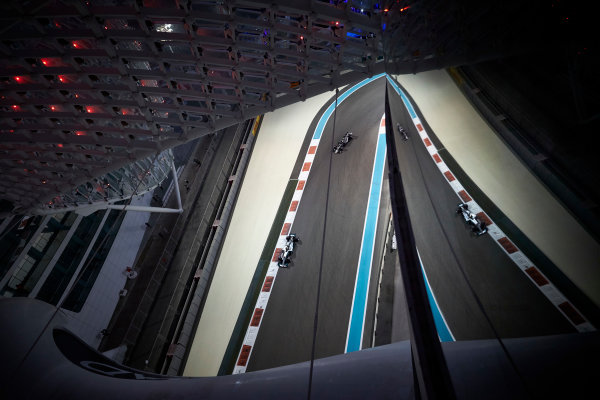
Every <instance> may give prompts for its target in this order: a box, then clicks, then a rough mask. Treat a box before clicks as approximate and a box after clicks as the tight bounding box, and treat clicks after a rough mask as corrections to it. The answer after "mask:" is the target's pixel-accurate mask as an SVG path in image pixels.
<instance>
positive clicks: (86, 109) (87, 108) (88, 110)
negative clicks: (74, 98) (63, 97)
mask: <svg viewBox="0 0 600 400" xmlns="http://www.w3.org/2000/svg"><path fill="white" fill-rule="evenodd" d="M85 111H87V112H88V113H90V114H91V113H93V112H94V107H90V106H87V107H86V108H85Z"/></svg>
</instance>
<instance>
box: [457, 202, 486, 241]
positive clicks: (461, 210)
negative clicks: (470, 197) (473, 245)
mask: <svg viewBox="0 0 600 400" xmlns="http://www.w3.org/2000/svg"><path fill="white" fill-rule="evenodd" d="M456 213H457V214H462V217H463V219H464V220H465V223H467V225H470V226H471V231H472V232H473V233H474V234H475V235H477V236H480V235H483V234H484V233H486V232H487V228H486V227H485V222H483V221H480V220H479V218H477V215H475V214H474V213H472V212H471V211H470V210H469V206H468V205H467V204H466V203H459V204H458V208H457V209H456Z"/></svg>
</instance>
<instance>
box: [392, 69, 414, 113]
mask: <svg viewBox="0 0 600 400" xmlns="http://www.w3.org/2000/svg"><path fill="white" fill-rule="evenodd" d="M386 78H387V80H388V82H390V83H391V84H392V87H393V88H394V90H396V93H398V94H399V95H400V97H401V98H402V101H403V102H404V105H405V106H406V108H407V109H408V113H409V114H410V117H411V118H417V113H416V112H415V109H414V108H413V106H412V104H410V101H409V100H408V97H406V95H405V94H404V92H403V91H402V89H400V88H399V87H398V85H396V82H394V80H393V79H392V78H390V76H389V75H386Z"/></svg>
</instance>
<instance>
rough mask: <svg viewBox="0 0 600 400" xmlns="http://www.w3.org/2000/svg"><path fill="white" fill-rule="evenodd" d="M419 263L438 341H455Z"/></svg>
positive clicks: (411, 110)
mask: <svg viewBox="0 0 600 400" xmlns="http://www.w3.org/2000/svg"><path fill="white" fill-rule="evenodd" d="M386 78H387V80H388V82H390V83H391V84H392V87H393V88H394V90H396V93H398V95H400V97H401V98H402V102H403V103H404V105H405V106H406V109H407V110H408V113H409V114H410V117H411V118H417V113H416V112H415V109H414V108H413V106H412V104H411V103H410V101H409V100H408V97H407V96H406V94H404V92H403V91H402V89H400V88H399V87H398V85H397V84H396V82H394V80H393V79H392V78H390V76H389V75H386ZM417 253H418V250H417ZM419 263H420V264H421V271H422V272H423V278H424V280H425V287H426V288H427V297H428V298H429V306H430V308H431V313H432V314H433V320H434V322H435V327H436V329H437V332H438V337H439V338H440V341H442V342H453V341H455V339H454V335H452V332H450V328H449V327H448V324H447V323H446V319H445V318H444V315H443V314H442V311H441V310H440V307H439V305H438V303H437V300H436V298H435V295H434V294H433V291H432V290H431V286H430V285H429V280H428V279H427V274H426V273H425V268H424V267H423V262H422V261H421V256H420V255H419Z"/></svg>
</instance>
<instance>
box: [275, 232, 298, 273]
mask: <svg viewBox="0 0 600 400" xmlns="http://www.w3.org/2000/svg"><path fill="white" fill-rule="evenodd" d="M298 240H299V239H298V237H297V236H296V234H295V233H291V234H289V235H288V236H286V237H285V241H286V243H285V247H284V248H283V250H282V251H281V254H279V258H278V259H277V265H278V266H279V267H283V268H287V267H288V265H289V264H290V257H292V254H293V253H294V243H296V242H297V241H298Z"/></svg>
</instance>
